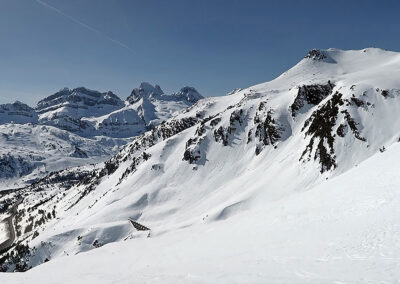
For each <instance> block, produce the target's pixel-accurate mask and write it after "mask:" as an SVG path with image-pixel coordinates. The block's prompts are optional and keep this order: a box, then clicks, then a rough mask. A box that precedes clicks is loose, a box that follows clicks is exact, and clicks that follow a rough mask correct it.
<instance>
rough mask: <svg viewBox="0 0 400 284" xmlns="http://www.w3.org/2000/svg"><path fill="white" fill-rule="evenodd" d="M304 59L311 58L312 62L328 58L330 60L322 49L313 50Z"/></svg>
mask: <svg viewBox="0 0 400 284" xmlns="http://www.w3.org/2000/svg"><path fill="white" fill-rule="evenodd" d="M304 58H310V59H312V60H317V61H320V60H324V59H326V58H328V56H327V55H326V53H325V51H323V50H320V49H312V50H310V51H309V52H308V53H307V55H306V56H305V57H304Z"/></svg>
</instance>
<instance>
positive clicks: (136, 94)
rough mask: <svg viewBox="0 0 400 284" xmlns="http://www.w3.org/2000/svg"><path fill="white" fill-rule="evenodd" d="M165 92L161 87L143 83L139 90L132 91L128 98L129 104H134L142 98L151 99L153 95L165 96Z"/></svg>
mask: <svg viewBox="0 0 400 284" xmlns="http://www.w3.org/2000/svg"><path fill="white" fill-rule="evenodd" d="M163 94H164V92H163V90H162V89H161V88H160V86H159V85H157V84H156V85H154V86H153V85H151V84H149V83H147V82H142V83H141V84H140V86H139V88H135V89H133V90H132V92H131V95H130V96H129V97H128V98H127V101H128V103H130V104H133V103H135V102H137V101H139V100H140V99H141V98H149V97H150V96H153V95H159V96H160V95H163Z"/></svg>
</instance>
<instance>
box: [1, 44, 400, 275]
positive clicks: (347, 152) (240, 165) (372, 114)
mask: <svg viewBox="0 0 400 284" xmlns="http://www.w3.org/2000/svg"><path fill="white" fill-rule="evenodd" d="M320 54H321V52H312V53H311V55H310V56H306V58H303V59H302V60H301V61H300V62H299V63H298V64H296V65H295V66H294V67H292V68H291V69H289V70H288V71H286V72H284V73H283V74H282V75H280V76H278V77H277V78H276V79H274V80H272V81H269V82H266V83H262V84H258V85H255V86H251V87H249V88H246V89H243V90H238V91H236V92H234V93H232V94H230V95H229V96H224V97H212V98H211V97H208V98H204V99H202V100H199V101H197V102H196V103H195V104H193V105H192V106H191V107H189V108H187V109H186V110H184V111H183V112H181V113H179V114H177V115H176V116H173V117H171V118H169V119H167V120H166V121H163V122H161V123H160V124H158V125H157V126H155V127H153V128H151V129H149V130H148V131H146V132H144V133H143V134H141V135H139V136H137V137H135V138H134V139H133V140H132V141H131V142H130V143H129V144H127V145H125V146H124V147H123V148H122V149H121V150H120V151H119V152H118V153H117V154H116V155H114V156H113V157H112V158H110V159H109V160H107V161H105V162H104V163H100V164H97V165H96V166H95V168H94V169H93V168H89V167H81V168H79V169H69V170H64V171H60V172H57V173H54V174H53V175H52V176H51V177H48V178H47V179H42V180H40V181H38V182H37V183H35V184H33V185H32V186H30V187H26V188H23V189H21V190H20V191H18V193H17V192H14V193H11V194H9V195H8V196H7V198H8V199H6V198H4V197H3V198H0V204H3V208H4V207H7V206H8V207H9V206H11V205H12V204H13V203H14V202H16V200H17V199H18V198H20V197H22V198H23V202H22V203H21V204H20V205H19V206H18V213H17V214H18V216H17V220H18V224H19V225H20V226H21V227H20V228H19V229H17V235H18V234H19V235H18V238H17V243H19V244H20V246H22V248H21V247H20V248H19V250H20V252H19V251H18V250H16V249H14V250H15V251H16V253H15V254H16V255H17V257H10V255H8V256H7V255H5V256H3V257H4V258H3V270H7V271H14V270H17V271H23V270H26V269H29V268H30V267H31V266H37V265H39V264H41V263H43V262H45V260H46V259H49V260H52V259H57V258H61V257H63V256H66V255H71V254H78V253H81V252H87V251H88V250H95V251H94V252H91V253H88V254H85V255H86V256H88V255H96V249H97V248H98V246H102V245H107V244H109V243H112V242H114V243H116V244H114V245H115V246H117V247H119V246H121V247H122V246H124V245H125V243H124V241H127V243H128V242H129V243H132V242H135V241H137V240H135V239H146V241H145V240H140V241H139V242H140V243H141V244H143V243H145V242H146V243H147V244H154V245H156V246H162V247H169V246H170V245H172V246H174V247H176V248H179V246H180V241H179V240H180V239H179V235H180V234H183V235H185V236H186V237H187V238H188V239H189V240H193V239H196V240H197V241H200V242H201V239H198V236H199V232H201V231H203V230H204V231H206V232H209V231H208V230H210V231H211V232H212V233H210V234H209V235H208V238H209V239H212V237H211V236H212V235H213V234H217V235H218V236H219V237H218V239H216V243H215V245H216V246H218V245H222V246H224V245H223V243H224V242H229V243H231V242H232V243H233V244H235V246H237V243H235V240H237V241H238V242H239V244H242V245H245V246H246V247H248V246H249V245H248V243H243V240H244V239H246V238H245V236H249V237H252V238H251V239H253V240H255V241H256V243H254V244H253V243H251V242H250V243H251V245H254V247H253V248H249V249H252V250H259V249H260V247H262V245H263V244H264V243H263V242H262V241H261V240H262V239H263V238H262V236H261V237H260V238H255V237H254V236H255V235H257V233H260V234H263V235H264V234H265V235H267V236H270V235H273V233H274V230H273V226H272V225H271V224H275V223H279V222H280V221H281V220H283V221H284V222H288V224H291V225H293V224H294V223H293V224H292V223H291V222H290V218H294V216H296V214H295V213H296V212H295V211H296V209H293V210H294V213H293V212H292V213H293V214H292V213H291V214H289V215H284V214H283V215H280V213H279V212H280V211H279V210H278V209H279V208H280V207H282V210H283V211H286V209H285V204H286V203H285V201H286V200H292V199H296V198H297V197H298V196H304V195H307V193H308V192H314V190H317V189H318V188H323V187H324V186H326V185H327V184H328V187H330V184H331V183H330V182H331V180H333V181H334V180H337V179H340V177H341V176H342V175H345V174H347V178H349V176H350V177H351V174H352V173H353V172H356V173H358V174H360V173H359V172H358V171H357V168H358V165H362V164H365V163H366V162H367V161H368V160H369V159H374V160H375V159H377V160H380V159H379V155H381V154H382V153H384V152H385V151H387V149H392V148H393V149H397V148H398V147H397V143H398V141H399V137H400V132H399V129H400V120H398V119H396V118H397V117H396V113H398V112H399V111H400V81H398V79H397V75H396V74H398V71H400V54H399V53H394V52H388V51H384V50H380V49H364V50H359V51H341V50H337V49H329V50H325V51H324V52H323V55H324V56H321V55H320ZM157 95H160V94H157ZM141 99H142V97H141V98H140V99H139V100H138V101H136V102H135V103H137V102H139V101H140V100H141ZM367 164H368V163H367ZM78 174H79V176H78ZM71 176H72V177H71ZM68 177H71V178H68ZM358 178H359V179H360V180H362V176H361V177H358ZM49 180H50V181H51V182H49ZM66 180H67V181H68V182H67V183H65V184H64V182H65V181H66ZM339 185H340V184H339ZM44 189H45V190H44ZM369 190H370V191H368V192H373V194H374V195H375V194H378V193H377V192H375V191H373V189H372V188H369ZM359 191H360V190H358V191H357V192H359ZM43 192H45V195H44V196H42V195H41V194H43ZM341 192H342V191H341ZM342 193H343V192H342ZM330 194H332V195H334V192H333V190H331V191H330ZM343 194H346V196H347V194H349V193H347V192H346V193H343ZM371 194H372V193H371ZM388 194H389V193H388ZM390 194H392V195H393V196H396V198H397V199H399V198H398V197H397V195H396V194H397V193H395V192H392V191H390ZM390 194H389V195H390ZM311 195H313V194H312V193H311ZM316 195H318V196H320V197H321V198H322V197H323V196H324V193H323V192H319V193H318V194H316ZM349 196H350V198H353V200H354V202H357V201H358V199H357V197H356V196H353V195H351V194H349ZM397 199H396V200H397ZM301 200H303V199H301ZM305 200H306V201H307V202H309V203H307V205H308V206H311V207H312V206H313V204H314V203H313V202H312V201H313V200H314V199H312V198H311V199H310V200H308V199H307V198H306V199H305ZM316 200H320V199H319V197H318V198H317V199H316ZM399 200H400V199H399ZM339 203H340V202H339V201H338V203H335V206H337V205H338V204H339ZM276 204H278V205H279V206H278V205H276ZM357 204H358V203H357ZM368 204H369V205H368V206H372V207H373V206H375V205H376V203H374V202H371V203H368ZM374 204H375V205H374ZM358 205H359V206H360V208H361V207H362V206H361V205H362V204H358ZM326 206H329V203H327V204H326ZM377 206H378V205H377ZM26 208H30V209H29V210H27V209H26ZM276 208H278V209H276ZM296 208H297V207H296ZM327 208H329V207H327ZM335 208H340V209H341V210H345V211H343V212H345V213H344V214H343V216H347V215H349V216H350V215H351V216H353V217H354V218H355V219H354V220H355V221H357V214H354V212H353V211H352V210H351V208H350V207H346V208H342V207H340V206H339V207H335ZM368 208H370V207H368ZM368 208H367V209H365V210H366V212H367V211H368ZM373 208H375V207H373ZM25 209H26V210H27V211H26V210H25ZM269 209H273V210H274V211H273V212H275V213H274V214H275V215H274V216H277V217H276V218H277V219H274V218H273V217H274V216H272V217H271V219H270V222H272V223H263V222H262V221H263V220H264V218H265V216H266V215H264V214H267V213H268V210H269ZM39 210H41V211H39ZM53 210H54V215H55V216H57V217H53V215H52V212H53ZM260 212H261V213H260ZM300 212H301V214H302V215H301V216H308V215H307V211H306V210H303V209H302V210H300ZM338 212H339V210H338ZM363 212H364V211H363ZM48 213H50V217H49V215H48ZM243 216H245V217H243ZM301 216H300V217H301ZM313 216H314V215H313ZM324 216H325V218H330V219H334V217H335V216H333V215H332V216H331V215H329V214H328V215H324ZM300 217H299V218H300ZM314 217H315V216H314ZM285 218H286V219H285ZM129 219H132V220H136V221H138V222H140V223H142V224H143V225H145V226H146V227H148V228H150V229H151V233H150V234H148V232H146V233H145V234H144V233H141V232H136V231H135V230H133V229H132V226H131V224H130V223H129V221H128V220H129ZM246 220H247V221H246ZM249 220H250V221H249ZM236 221H237V222H239V223H238V227H237V229H235V232H236V234H229V232H230V230H222V229H219V228H220V227H222V228H225V229H226V228H227V227H229V226H228V225H226V224H235V222H236ZM303 221H304V220H303ZM323 221H324V220H322V219H321V220H319V219H318V220H317V221H316V222H323ZM247 222H250V223H251V222H256V224H258V227H256V228H255V229H254V230H255V233H254V232H253V231H252V230H250V229H249V230H245V231H244V232H242V233H243V234H244V235H240V234H239V232H240V227H241V225H243V226H245V227H246V228H250V227H252V226H251V224H250V225H249V224H248V223H247ZM355 223H356V222H355ZM390 224H391V225H392V226H393V225H394V223H390ZM366 227H368V226H366ZM26 228H29V230H28V229H26ZM285 228H286V227H285ZM288 228H289V227H287V228H286V229H285V230H289V229H288ZM340 228H342V227H340ZM331 229H332V230H331V232H335V230H334V226H333V228H331ZM347 229H348V230H349V231H350V232H353V231H351V228H347ZM363 230H364V228H363ZM18 232H19V233H18ZM35 232H38V233H35ZM39 232H40V233H39ZM283 232H284V231H283ZM312 232H313V233H314V234H316V235H317V236H321V239H323V240H324V241H325V240H327V238H325V235H324V232H323V231H321V232H320V231H316V230H314V231H312ZM288 233H290V231H288ZM371 234H378V232H377V231H372V232H371ZM310 235H311V234H310ZM307 237H308V235H303V238H306V239H302V240H309V239H307ZM131 239H132V240H131ZM316 239H318V237H317V238H316ZM292 241H293V239H292ZM374 241H375V239H372V240H369V239H368V240H364V242H365V243H366V245H365V247H368V246H374ZM391 241H393V244H392V243H391V244H392V246H394V247H395V248H396V249H398V248H400V243H399V242H398V241H396V240H391ZM258 244H259V245H260V246H258ZM277 244H278V243H277ZM114 245H111V246H107V247H108V248H110V247H114ZM25 246H27V247H25ZM235 246H233V245H232V247H235ZM324 246H329V244H328V243H324V245H323V246H321V250H323V248H324ZM334 246H337V247H339V249H338V251H340V252H343V251H344V252H345V251H346V249H348V250H350V251H351V252H352V253H354V255H357V254H361V255H363V257H366V258H368V257H370V256H371V255H370V254H369V252H368V250H367V249H366V250H364V247H362V248H360V249H359V250H358V246H357V244H354V245H353V246H351V244H349V247H345V248H343V247H342V243H340V239H339V240H337V242H336V243H334ZM224 247H225V246H224ZM350 247H351V249H350ZM381 247H382V246H380V247H379V248H376V250H377V252H378V253H379V252H382V253H387V251H386V250H385V251H383V250H382V251H380V249H381ZM185 248H187V247H186V246H185ZM100 251H101V252H105V251H107V249H106V248H104V250H100ZM140 251H142V250H140ZM163 251H164V249H163ZM399 251H400V250H399ZM142 252H144V250H143V251H142ZM220 253H221V255H220V256H221V258H224V256H225V257H227V258H230V257H231V256H232V255H230V254H229V250H226V251H225V250H224V251H220ZM332 253H334V251H332ZM345 256H346V254H345V253H344V254H343V255H341V257H345ZM260 257H262V255H260ZM316 257H327V256H326V255H325V254H324V253H316ZM330 257H335V255H334V254H332V255H330ZM166 259H167V261H168V260H170V261H173V260H172V259H171V258H169V257H168V256H166ZM260 261H261V262H262V259H260ZM44 267H46V266H44ZM28 273H29V272H28ZM203 273H204V271H202V279H204V277H205V275H206V274H203ZM213 276H214V277H217V275H215V274H214V275H213ZM135 279H138V278H135Z"/></svg>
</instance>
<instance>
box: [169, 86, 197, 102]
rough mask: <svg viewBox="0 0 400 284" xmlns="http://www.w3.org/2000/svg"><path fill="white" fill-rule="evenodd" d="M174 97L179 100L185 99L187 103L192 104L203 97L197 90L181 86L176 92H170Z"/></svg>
mask: <svg viewBox="0 0 400 284" xmlns="http://www.w3.org/2000/svg"><path fill="white" fill-rule="evenodd" d="M172 95H173V96H174V97H176V98H178V99H179V100H182V101H185V102H187V103H191V104H194V103H195V102H197V101H198V100H201V99H203V98H204V97H203V96H202V95H200V93H199V92H197V90H196V89H195V88H193V87H188V86H186V87H183V88H182V89H181V90H180V91H179V92H178V93H175V94H172Z"/></svg>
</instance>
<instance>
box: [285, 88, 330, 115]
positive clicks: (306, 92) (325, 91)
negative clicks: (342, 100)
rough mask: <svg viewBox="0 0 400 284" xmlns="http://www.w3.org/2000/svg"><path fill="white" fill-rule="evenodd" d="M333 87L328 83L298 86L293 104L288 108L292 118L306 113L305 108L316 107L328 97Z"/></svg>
mask: <svg viewBox="0 0 400 284" xmlns="http://www.w3.org/2000/svg"><path fill="white" fill-rule="evenodd" d="M333 87H334V85H333V84H332V83H331V82H330V81H329V82H328V83H327V84H326V85H303V86H300V87H299V89H298V92H297V96H296V98H295V99H294V102H293V104H292V105H291V106H290V109H291V111H292V116H293V117H295V116H296V115H297V113H299V112H300V113H301V112H304V111H307V106H308V108H309V107H312V106H316V105H318V104H319V103H320V102H321V101H322V100H323V99H325V98H326V97H327V96H329V95H330V94H331V92H332V89H333Z"/></svg>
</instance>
